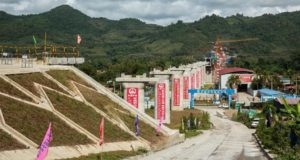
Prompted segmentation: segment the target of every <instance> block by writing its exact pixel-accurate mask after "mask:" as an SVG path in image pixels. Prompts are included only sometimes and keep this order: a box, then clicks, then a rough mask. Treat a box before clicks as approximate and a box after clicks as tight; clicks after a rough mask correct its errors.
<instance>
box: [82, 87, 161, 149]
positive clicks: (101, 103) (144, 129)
mask: <svg viewBox="0 0 300 160" xmlns="http://www.w3.org/2000/svg"><path fill="white" fill-rule="evenodd" d="M77 87H78V89H79V90H80V92H81V93H82V94H83V96H84V97H85V98H86V100H87V101H89V102H90V103H92V104H93V105H95V106H96V107H98V108H99V109H101V110H102V111H104V112H106V113H107V114H109V115H113V116H118V117H120V118H121V119H122V120H123V121H124V122H125V124H126V125H127V126H128V128H129V129H130V130H131V131H133V132H135V125H134V122H135V116H134V115H131V114H130V113H129V112H128V111H126V110H125V109H123V107H121V106H119V105H118V104H116V103H115V102H113V101H111V100H110V99H109V98H108V97H106V96H105V95H102V94H100V93H98V92H96V91H92V90H89V89H86V88H84V87H81V86H79V85H78V86H77ZM115 109H118V110H121V111H122V112H119V111H117V110H115ZM123 112H125V113H123ZM139 128H140V135H141V137H143V138H145V139H146V140H148V141H149V142H151V143H154V144H156V143H159V142H160V141H161V140H162V139H163V138H164V136H156V131H155V129H154V128H153V127H151V126H149V125H148V124H146V123H144V122H143V121H139Z"/></svg>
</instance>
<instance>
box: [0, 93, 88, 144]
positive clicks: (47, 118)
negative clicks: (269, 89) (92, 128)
mask: <svg viewBox="0 0 300 160" xmlns="http://www.w3.org/2000/svg"><path fill="white" fill-rule="evenodd" d="M0 99H1V101H0V108H1V109H2V112H3V115H4V119H5V121H6V123H7V124H8V125H10V126H11V127H13V128H14V129H16V130H18V131H19V132H21V133H22V134H23V135H25V136H26V137H28V138H29V139H31V140H32V141H33V142H35V143H37V144H40V143H41V142H42V140H43V137H44V134H45V132H46V130H47V128H48V125H49V122H51V123H52V133H53V141H52V142H51V145H53V146H58V145H76V144H87V143H91V141H90V140H89V139H88V138H87V137H86V136H84V135H82V134H80V133H78V132H77V131H75V130H74V129H72V128H71V127H69V126H68V125H67V124H65V123H64V122H63V121H62V120H61V119H59V118H58V117H56V116H55V115H53V114H52V113H51V112H49V111H46V110H43V109H39V108H36V107H34V106H30V105H27V104H24V103H21V102H18V101H15V100H12V99H8V98H5V97H2V96H0Z"/></svg>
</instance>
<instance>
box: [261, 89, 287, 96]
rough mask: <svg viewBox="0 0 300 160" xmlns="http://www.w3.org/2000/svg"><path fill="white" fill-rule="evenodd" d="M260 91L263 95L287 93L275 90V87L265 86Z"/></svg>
mask: <svg viewBox="0 0 300 160" xmlns="http://www.w3.org/2000/svg"><path fill="white" fill-rule="evenodd" d="M258 91H259V93H260V94H261V95H262V96H280V95H285V93H282V92H280V91H276V90H273V89H268V88H263V89H260V90H258Z"/></svg>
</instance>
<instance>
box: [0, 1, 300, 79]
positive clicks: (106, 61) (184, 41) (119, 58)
mask: <svg viewBox="0 0 300 160" xmlns="http://www.w3.org/2000/svg"><path fill="white" fill-rule="evenodd" d="M299 17H300V12H299V11H298V12H291V13H281V14H277V15H272V14H265V15H262V16H259V17H254V18H252V17H245V16H243V15H240V14H237V15H234V16H230V17H226V18H223V17H219V16H216V15H211V16H206V17H204V18H202V19H199V20H197V21H195V22H193V23H183V22H182V21H178V22H177V23H175V24H171V25H169V26H166V27H162V26H158V25H153V24H145V23H144V22H141V21H139V20H137V19H131V18H127V19H121V20H119V21H113V20H108V19H105V18H91V17H88V16H86V15H84V14H82V13H81V12H80V11H78V10H75V9H73V8H71V7H69V6H67V5H63V6H60V7H57V8H54V9H52V10H50V11H49V12H45V13H41V14H37V15H22V16H13V15H9V14H7V13H5V12H0V28H1V30H0V43H1V44H24V45H33V42H32V35H35V37H36V39H37V45H42V44H43V36H44V33H45V32H47V43H48V44H49V45H51V44H60V45H64V44H65V45H75V43H76V40H75V35H76V34H80V35H81V37H82V43H81V44H80V51H81V53H82V55H84V56H85V57H86V58H87V61H88V62H89V63H90V64H86V65H83V66H81V67H80V68H81V69H82V70H84V71H86V72H88V73H89V74H90V75H92V76H94V77H95V78H96V79H97V80H100V81H103V82H105V81H107V80H112V79H113V78H114V77H115V76H117V75H118V74H120V73H121V72H126V73H128V74H141V73H143V72H146V71H149V70H150V69H152V68H153V67H160V68H165V67H168V66H170V65H175V66H176V65H179V64H180V63H189V62H193V61H196V60H200V59H202V58H203V56H204V55H205V54H206V53H207V52H208V51H209V50H210V49H211V48H212V46H211V45H212V44H211V43H209V42H212V41H214V40H215V39H216V37H217V36H221V38H222V39H241V38H248V37H256V38H259V41H253V42H247V43H234V44H230V45H231V46H236V47H233V48H232V49H230V53H231V54H237V55H238V56H237V59H236V60H233V64H234V65H236V66H242V67H247V68H252V69H253V68H254V67H255V66H257V65H258V64H259V65H263V66H261V67H263V68H266V67H267V68H270V70H272V71H281V72H284V69H286V68H291V69H294V70H298V71H299V69H300V68H299V67H300V66H299V64H300V63H299V59H300V58H299V57H300V56H299V55H300V47H299V46H300V30H299V28H300V18H299ZM225 45H229V44H225ZM8 51H9V50H8ZM11 51H12V50H11ZM20 52H23V53H24V52H28V51H22V50H20ZM291 58H292V59H291ZM282 59H283V60H282ZM97 70H98V72H97Z"/></svg>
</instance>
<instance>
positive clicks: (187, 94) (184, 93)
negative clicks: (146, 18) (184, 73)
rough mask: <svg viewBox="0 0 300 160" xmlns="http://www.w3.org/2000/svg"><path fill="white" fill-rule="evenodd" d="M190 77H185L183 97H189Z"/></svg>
mask: <svg viewBox="0 0 300 160" xmlns="http://www.w3.org/2000/svg"><path fill="white" fill-rule="evenodd" d="M188 91H189V77H183V98H184V99H189V93H188Z"/></svg>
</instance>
